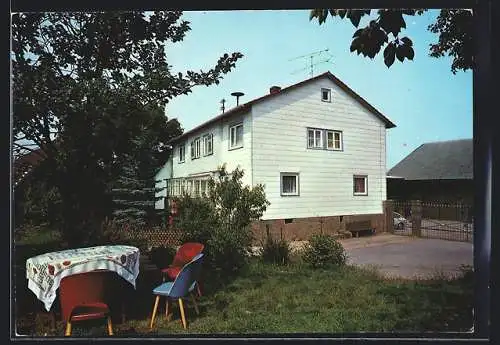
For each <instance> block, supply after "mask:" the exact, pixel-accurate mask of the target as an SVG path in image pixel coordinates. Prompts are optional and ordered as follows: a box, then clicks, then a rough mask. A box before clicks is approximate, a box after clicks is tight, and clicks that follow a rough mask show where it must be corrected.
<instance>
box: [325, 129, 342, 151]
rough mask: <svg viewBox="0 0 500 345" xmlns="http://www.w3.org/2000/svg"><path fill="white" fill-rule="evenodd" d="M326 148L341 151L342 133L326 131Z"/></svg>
mask: <svg viewBox="0 0 500 345" xmlns="http://www.w3.org/2000/svg"><path fill="white" fill-rule="evenodd" d="M326 148H327V149H328V150H342V132H340V131H326Z"/></svg>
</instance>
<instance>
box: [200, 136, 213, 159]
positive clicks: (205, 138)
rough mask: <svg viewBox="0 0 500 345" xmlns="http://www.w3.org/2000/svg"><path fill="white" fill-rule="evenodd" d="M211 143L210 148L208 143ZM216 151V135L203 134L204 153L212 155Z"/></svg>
mask: <svg viewBox="0 0 500 345" xmlns="http://www.w3.org/2000/svg"><path fill="white" fill-rule="evenodd" d="M209 143H210V150H208V144H209ZM213 153H214V136H213V134H212V133H210V134H207V135H205V136H203V155H204V156H210V155H211V154H213Z"/></svg>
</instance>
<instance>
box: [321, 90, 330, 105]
mask: <svg viewBox="0 0 500 345" xmlns="http://www.w3.org/2000/svg"><path fill="white" fill-rule="evenodd" d="M321 100H322V101H323V102H331V101H332V90H330V89H324V88H323V89H321Z"/></svg>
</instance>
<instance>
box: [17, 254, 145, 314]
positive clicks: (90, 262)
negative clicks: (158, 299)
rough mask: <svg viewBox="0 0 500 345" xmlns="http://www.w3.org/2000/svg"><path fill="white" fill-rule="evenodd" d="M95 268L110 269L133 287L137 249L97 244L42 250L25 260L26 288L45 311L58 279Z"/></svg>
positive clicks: (52, 297)
mask: <svg viewBox="0 0 500 345" xmlns="http://www.w3.org/2000/svg"><path fill="white" fill-rule="evenodd" d="M99 269H105V270H109V271H114V272H116V273H117V274H119V275H120V276H121V277H122V278H123V279H125V280H126V281H128V282H129V283H130V284H132V286H134V288H135V280H136V279H137V276H138V275H139V249H137V248H136V247H132V246H122V245H114V246H99V247H89V248H77V249H68V250H63V251H59V252H52V253H46V254H42V255H38V256H34V257H32V258H29V259H28V260H26V278H27V279H28V288H29V289H30V290H31V291H33V293H34V294H35V295H36V297H37V298H38V299H39V300H40V301H42V302H43V303H44V305H45V309H46V310H47V311H49V310H50V308H51V306H52V303H53V302H54V300H55V299H56V291H57V289H58V288H59V284H60V282H61V279H62V278H64V277H66V276H68V275H72V274H77V273H84V272H89V271H94V270H99Z"/></svg>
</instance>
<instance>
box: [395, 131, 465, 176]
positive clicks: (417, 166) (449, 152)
mask: <svg viewBox="0 0 500 345" xmlns="http://www.w3.org/2000/svg"><path fill="white" fill-rule="evenodd" d="M472 148H473V141H472V139H458V140H450V141H439V142H432V143H426V144H422V145H420V146H419V147H418V148H417V149H415V150H414V151H413V152H412V153H410V154H409V155H408V156H406V157H405V158H404V159H403V160H402V161H401V162H399V163H398V164H396V165H395V166H394V167H393V168H392V169H390V170H389V171H388V172H387V175H388V176H394V177H402V178H404V179H405V180H459V179H467V180H470V179H472V178H473V164H472V162H473V151H472Z"/></svg>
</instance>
